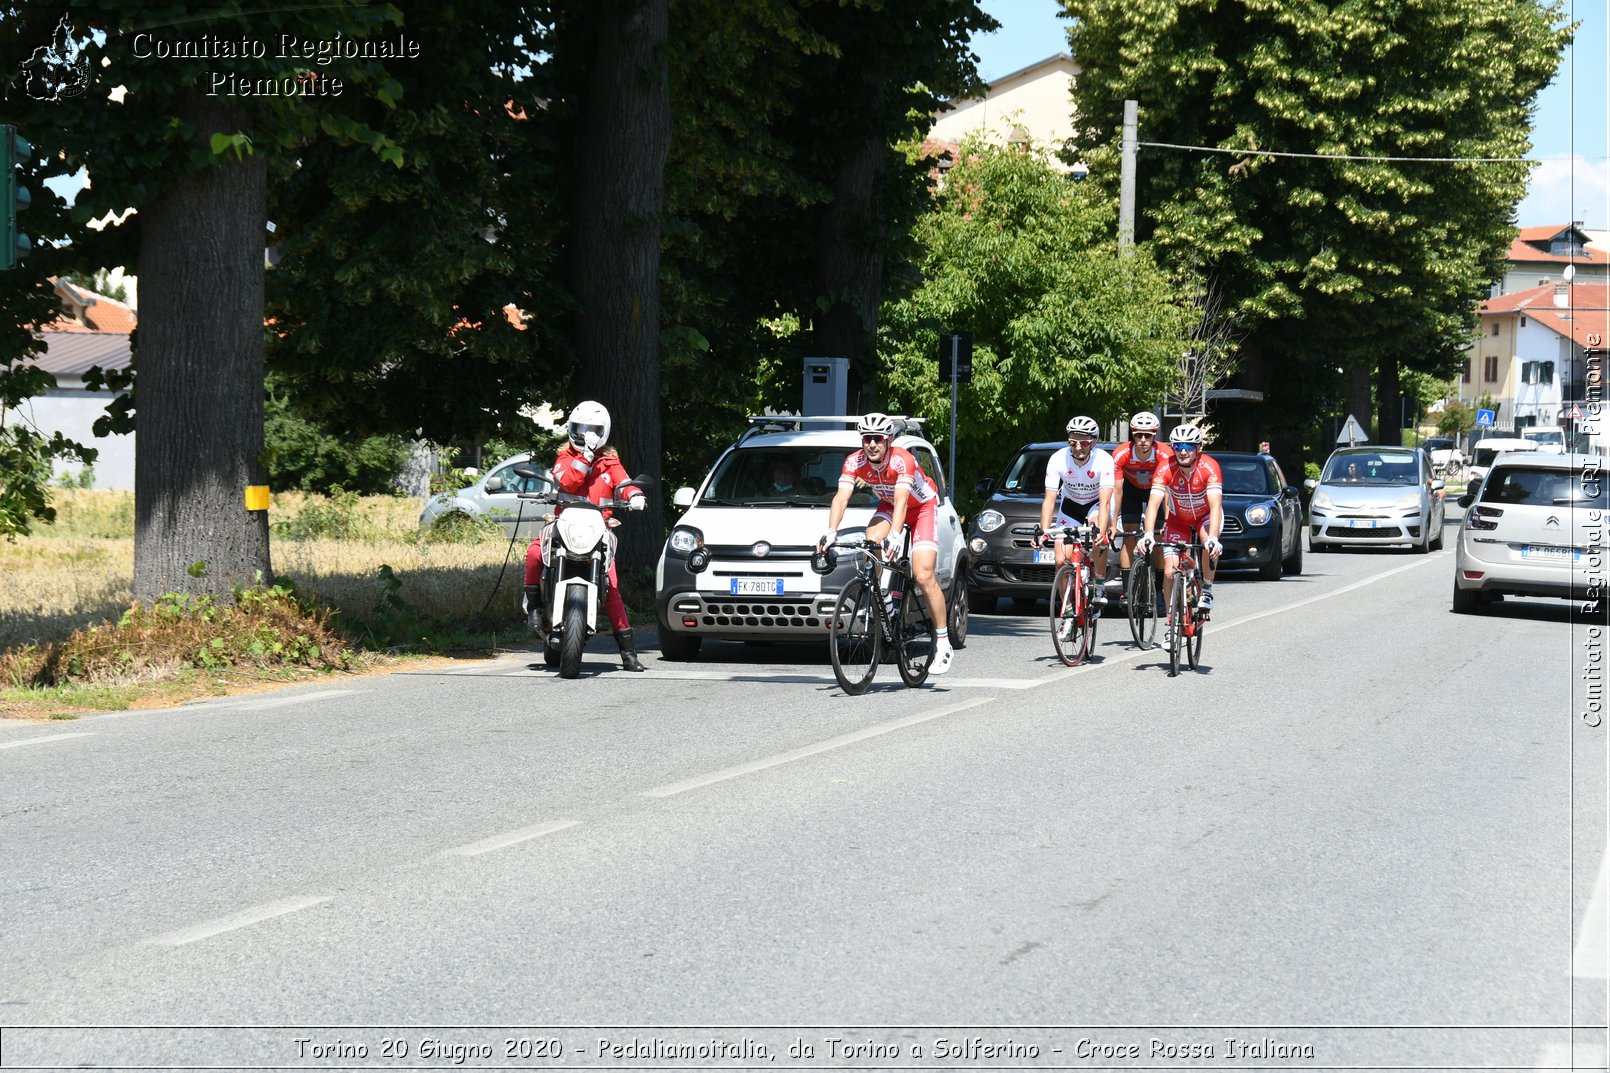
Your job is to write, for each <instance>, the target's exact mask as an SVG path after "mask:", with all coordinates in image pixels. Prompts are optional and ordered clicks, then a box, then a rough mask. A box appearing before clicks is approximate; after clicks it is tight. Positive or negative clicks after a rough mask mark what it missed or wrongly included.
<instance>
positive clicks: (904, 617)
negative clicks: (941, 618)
mask: <svg viewBox="0 0 1610 1073" xmlns="http://www.w3.org/2000/svg"><path fill="white" fill-rule="evenodd" d="M906 584H907V585H908V586H909V587H910V591H908V592H907V593H906V598H905V600H904V601H903V602H902V603H901V605H900V621H899V622H898V623H896V624H895V625H896V632H895V641H894V645H895V652H896V657H895V666H897V667H899V668H900V680H901V681H902V682H904V683H905V684H906V685H908V686H910V687H911V688H913V689H915V688H916V687H917V686H920V685H922V684H923V682H925V681H927V680H928V668H929V667H930V666H932V665H933V662H934V649H935V647H936V646H937V645H938V643H939V642H938V638H937V637H936V636H935V634H934V620H933V616H931V615H930V614H929V613H928V600H927V598H926V597H924V596H923V594H922V590H921V589H919V588H917V586H916V583H915V582H913V581H911V580H910V579H909V578H908V579H907V581H906Z"/></svg>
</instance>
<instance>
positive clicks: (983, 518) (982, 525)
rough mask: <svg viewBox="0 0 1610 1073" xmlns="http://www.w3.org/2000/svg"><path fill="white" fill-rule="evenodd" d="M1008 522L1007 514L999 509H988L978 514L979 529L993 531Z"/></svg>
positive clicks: (984, 531)
mask: <svg viewBox="0 0 1610 1073" xmlns="http://www.w3.org/2000/svg"><path fill="white" fill-rule="evenodd" d="M1005 524H1006V516H1005V515H1004V514H1002V513H1001V512H1000V511H998V510H986V511H985V512H984V513H983V514H980V515H979V516H978V531H979V532H980V533H993V532H995V530H997V529H999V528H1000V527H1001V526H1003V525H1005Z"/></svg>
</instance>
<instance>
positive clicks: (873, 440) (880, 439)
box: [861, 436, 889, 443]
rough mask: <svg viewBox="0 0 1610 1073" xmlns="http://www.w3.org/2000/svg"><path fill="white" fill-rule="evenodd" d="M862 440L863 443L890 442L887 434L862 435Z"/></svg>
mask: <svg viewBox="0 0 1610 1073" xmlns="http://www.w3.org/2000/svg"><path fill="white" fill-rule="evenodd" d="M861 442H862V443H888V442H889V437H887V436H862V437H861Z"/></svg>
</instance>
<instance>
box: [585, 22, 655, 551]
mask: <svg viewBox="0 0 1610 1073" xmlns="http://www.w3.org/2000/svg"><path fill="white" fill-rule="evenodd" d="M668 6H669V4H668V0H597V2H596V3H594V4H593V5H592V6H591V7H590V8H589V10H588V12H587V15H586V19H587V24H586V25H587V27H588V30H587V33H588V36H589V37H590V39H591V45H590V47H589V49H588V52H587V54H588V55H590V62H589V63H588V65H587V84H586V88H585V90H584V91H583V93H582V97H581V102H580V111H579V114H578V115H577V117H576V123H577V135H576V155H575V161H574V166H575V201H574V205H575V211H574V218H573V223H572V232H571V237H572V242H571V284H572V288H573V290H574V292H575V295H576V298H577V301H578V302H579V305H580V308H579V310H578V311H577V314H576V324H575V333H574V334H575V342H576V348H577V351H578V352H579V354H580V358H581V362H580V366H579V369H578V371H577V373H576V392H577V396H576V397H577V401H579V400H581V399H596V400H597V401H599V402H601V403H603V404H604V405H605V406H607V407H608V408H609V413H610V417H611V419H612V422H613V426H614V430H613V432H612V434H611V440H612V441H613V442H614V444H615V446H616V448H617V449H618V450H619V451H620V455H621V461H622V463H623V464H624V465H625V466H626V469H627V471H628V472H630V473H631V474H632V475H634V476H636V475H637V474H639V473H643V472H651V473H659V472H660V471H661V459H660V216H661V212H662V210H663V209H664V205H665V158H666V155H667V154H668V153H669V152H670V148H671V97H670V82H669V76H668V72H667V70H666V63H665V43H666V29H667V24H668ZM648 498H649V509H648V511H646V512H645V513H644V514H643V515H642V516H640V517H633V518H631V519H630V521H629V522H628V524H627V525H625V526H622V527H621V530H620V533H621V544H620V559H621V565H622V566H623V567H624V568H625V569H626V570H633V569H637V568H641V567H645V566H649V567H651V566H653V565H654V563H655V561H656V560H657V559H658V557H659V553H660V548H661V546H662V545H663V543H664V539H665V515H664V497H663V496H662V495H651V496H649V497H648Z"/></svg>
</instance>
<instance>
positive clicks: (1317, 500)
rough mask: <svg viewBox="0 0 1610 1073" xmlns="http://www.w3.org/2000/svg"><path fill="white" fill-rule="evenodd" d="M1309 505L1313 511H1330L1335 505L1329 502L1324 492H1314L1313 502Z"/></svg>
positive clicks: (1328, 497)
mask: <svg viewBox="0 0 1610 1073" xmlns="http://www.w3.org/2000/svg"><path fill="white" fill-rule="evenodd" d="M1309 505H1310V506H1311V507H1313V508H1314V509H1315V510H1330V509H1332V508H1334V507H1335V506H1336V504H1335V503H1333V502H1331V498H1330V496H1328V495H1326V494H1325V493H1324V492H1315V493H1314V500H1313V502H1312V503H1310V504H1309Z"/></svg>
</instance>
